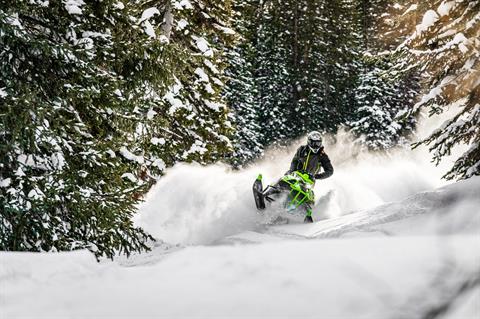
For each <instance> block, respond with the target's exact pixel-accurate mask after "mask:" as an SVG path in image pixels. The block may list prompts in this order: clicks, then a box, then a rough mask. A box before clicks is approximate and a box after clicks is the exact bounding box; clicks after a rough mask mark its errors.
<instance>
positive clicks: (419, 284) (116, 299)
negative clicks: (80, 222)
mask: <svg viewBox="0 0 480 319" xmlns="http://www.w3.org/2000/svg"><path fill="white" fill-rule="evenodd" d="M437 124H438V123H437ZM434 126H435V125H434ZM426 131H428V130H426ZM421 133H422V132H421V131H420V133H419V134H421ZM352 145H353V144H352V141H351V140H349V138H348V136H347V135H346V134H342V133H341V134H339V135H337V136H335V137H331V138H330V139H328V141H327V145H326V149H327V152H328V154H329V155H330V157H331V159H332V162H333V164H334V167H335V169H336V171H335V173H334V175H333V177H332V178H330V179H328V180H325V181H321V182H319V183H317V185H316V189H315V192H316V195H317V199H318V202H317V205H316V207H315V209H314V219H315V220H316V222H315V223H314V224H287V225H268V224H266V221H268V218H267V217H265V216H261V215H259V214H257V212H256V210H255V209H254V202H253V198H252V194H251V184H252V182H253V180H254V179H255V177H256V175H257V174H258V173H259V172H262V173H263V174H264V175H265V177H266V180H267V181H272V182H273V181H274V180H275V179H276V178H277V177H278V176H280V175H281V174H282V173H283V172H284V171H285V170H286V169H287V167H288V165H289V160H290V158H291V156H292V154H293V152H294V151H295V147H292V148H291V149H288V150H283V151H278V150H272V151H271V152H270V153H269V154H267V155H266V159H265V160H264V161H263V162H260V163H257V164H255V165H254V166H252V167H250V168H247V169H244V170H241V171H238V172H233V171H231V170H229V169H227V168H226V167H225V166H222V165H214V166H210V167H200V166H197V165H185V164H183V165H177V166H176V167H174V168H172V169H170V170H168V172H167V174H166V176H165V177H164V178H162V179H161V180H160V182H159V183H158V184H157V185H156V186H155V187H154V189H152V191H151V192H150V193H149V194H148V196H147V198H146V201H145V203H144V204H142V205H141V206H140V207H139V211H140V214H139V215H138V216H137V220H136V223H137V224H138V225H141V226H143V227H144V228H145V229H146V230H147V231H149V232H150V233H152V234H153V235H154V236H155V237H156V238H157V239H158V242H157V243H156V244H155V246H154V247H153V250H152V251H151V252H149V253H145V254H141V255H135V256H133V257H132V258H130V259H128V260H127V259H125V258H118V259H117V260H116V261H115V262H111V261H106V260H104V261H102V262H101V263H97V262H96V261H95V258H94V257H93V256H92V255H91V254H90V253H88V252H86V251H80V252H72V253H52V254H34V253H4V252H0V318H2V319H3V318H212V317H216V318H226V317H229V318H231V317H235V318H242V317H248V318H256V317H261V318H266V317H269V318H298V317H302V318H382V319H383V318H408V319H410V318H478V316H479V315H480V177H475V178H471V179H470V180H468V181H462V182H457V183H453V184H449V183H446V182H445V181H442V180H441V179H440V177H441V174H442V173H445V171H446V170H445V167H448V166H449V165H450V164H451V163H449V162H448V161H447V162H446V163H444V164H443V166H442V167H439V168H435V167H434V166H432V165H431V163H429V158H430V157H429V156H430V155H429V154H427V152H426V151H425V150H422V149H419V150H415V151H408V150H398V151H395V152H392V153H390V154H389V155H388V156H387V155H383V156H382V155H372V154H369V153H366V152H362V151H361V150H357V149H355V148H353V147H352ZM435 314H439V316H437V317H435V316H434V315H435Z"/></svg>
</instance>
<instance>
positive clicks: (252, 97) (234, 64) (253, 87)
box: [225, 0, 263, 166]
mask: <svg viewBox="0 0 480 319" xmlns="http://www.w3.org/2000/svg"><path fill="white" fill-rule="evenodd" d="M258 8H259V1H257V0H253V1H250V0H245V1H238V2H236V3H235V6H234V8H233V10H234V12H235V13H236V14H235V15H234V21H233V26H234V28H235V30H236V32H237V33H238V34H239V36H238V38H237V41H236V43H235V45H234V46H233V47H231V48H229V50H228V52H227V57H228V60H229V67H228V69H227V70H226V75H227V76H228V83H227V86H226V87H225V97H226V99H227V101H228V105H229V107H230V108H231V111H232V122H233V123H234V125H235V135H234V137H233V143H234V150H235V152H234V154H233V156H232V163H233V164H234V165H235V166H240V165H242V164H243V163H246V162H248V161H251V160H252V159H254V158H256V157H258V156H259V155H260V154H261V153H262V151H263V146H262V144H261V142H260V130H261V123H260V121H259V116H258V112H257V97H258V91H257V79H256V77H255V72H256V63H257V62H256V60H257V58H258V57H257V52H256V46H257V41H256V40H257V39H256V30H257V26H258V20H259V19H258V14H257V13H258Z"/></svg>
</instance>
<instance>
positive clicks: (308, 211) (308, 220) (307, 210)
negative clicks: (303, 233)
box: [303, 203, 313, 223]
mask: <svg viewBox="0 0 480 319" xmlns="http://www.w3.org/2000/svg"><path fill="white" fill-rule="evenodd" d="M304 209H305V219H304V220H303V222H304V223H313V218H312V206H311V205H310V204H307V203H306V204H305V205H304Z"/></svg>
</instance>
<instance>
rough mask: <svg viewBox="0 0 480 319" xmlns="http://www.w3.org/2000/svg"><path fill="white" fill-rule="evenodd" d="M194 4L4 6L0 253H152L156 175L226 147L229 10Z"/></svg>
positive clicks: (0, 22)
mask: <svg viewBox="0 0 480 319" xmlns="http://www.w3.org/2000/svg"><path fill="white" fill-rule="evenodd" d="M192 3H193V4H191V3H187V2H184V1H183V2H178V1H172V2H164V1H158V3H155V2H152V1H131V2H128V3H122V2H118V1H102V2H92V3H85V2H83V1H67V2H48V1H46V2H44V1H28V2H27V1H18V2H15V3H14V4H13V3H10V2H9V3H8V4H3V3H2V6H1V8H2V9H0V43H1V51H0V72H1V73H0V74H1V77H0V92H1V94H0V135H1V136H2V139H1V143H0V151H1V157H0V165H1V166H0V168H1V171H0V194H1V196H0V207H2V212H1V215H0V238H1V243H0V249H2V250H37V251H38V250H43V251H51V250H71V249H77V248H89V249H91V250H92V251H95V252H96V254H97V256H102V255H103V256H108V257H113V256H114V255H115V254H116V253H119V252H124V253H127V254H129V253H130V252H132V251H141V250H144V249H147V248H148V247H147V245H146V241H147V240H149V239H152V238H151V237H150V236H149V235H148V234H146V233H145V232H144V231H143V230H142V229H140V228H136V227H135V226H134V225H133V223H132V221H131V217H132V215H133V214H134V213H135V211H136V208H135V204H136V203H138V200H139V194H142V193H144V192H146V191H147V190H148V188H149V186H150V185H151V182H152V181H151V180H150V179H149V178H148V176H149V175H154V176H155V175H159V174H161V173H162V171H163V170H164V169H165V167H166V166H168V165H172V164H174V163H175V162H176V161H178V160H187V161H198V162H201V163H206V162H210V161H213V160H216V159H218V158H221V157H223V156H224V154H225V152H228V148H229V141H228V138H227V137H226V136H225V134H227V133H228V132H229V130H230V128H229V124H228V121H227V110H226V109H225V107H224V106H223V104H222V101H221V98H220V90H221V88H220V87H221V86H222V79H221V77H222V63H223V62H222V60H221V54H220V53H218V52H215V51H216V50H217V49H216V48H221V46H222V45H223V42H222V41H223V40H220V39H221V38H223V36H224V35H225V34H228V33H230V30H229V29H227V28H226V26H224V25H223V22H222V19H223V16H225V19H224V20H225V21H227V18H228V15H229V8H228V3H225V2H220V1H218V3H216V6H214V7H212V8H210V7H208V8H206V6H205V4H203V2H200V1H199V2H193V1H192ZM155 4H156V5H157V7H155ZM189 6H196V7H195V8H196V9H198V8H200V9H202V8H203V9H204V10H203V9H202V10H194V7H191V8H190V7H189ZM174 15H175V16H176V18H175V19H176V20H175V19H174V18H173V16H174ZM206 16H208V17H209V18H206ZM182 17H183V19H182ZM187 20H188V21H187ZM185 22H186V23H187V25H188V24H189V30H188V32H187V30H183V29H184V28H185ZM182 30H183V31H182ZM201 37H202V38H203V39H204V41H202V40H201ZM208 40H210V43H208ZM206 47H208V48H210V49H205V48H206ZM210 51H211V52H210ZM204 66H206V67H207V69H208V70H205V71H204V73H205V74H204V73H202V72H201V68H203V67H204ZM217 73H218V74H217ZM206 76H208V77H209V79H211V80H212V81H211V82H210V81H208V82H207V81H205V77H206ZM193 77H196V78H197V81H189V79H192V78H193Z"/></svg>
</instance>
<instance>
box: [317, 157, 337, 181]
mask: <svg viewBox="0 0 480 319" xmlns="http://www.w3.org/2000/svg"><path fill="white" fill-rule="evenodd" d="M322 152H323V151H322ZM320 163H321V164H322V167H323V173H320V174H317V175H315V178H316V179H325V178H328V177H330V176H332V174H333V166H332V163H331V162H330V159H329V158H328V155H327V154H325V153H324V152H323V153H322V156H321V157H320Z"/></svg>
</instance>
